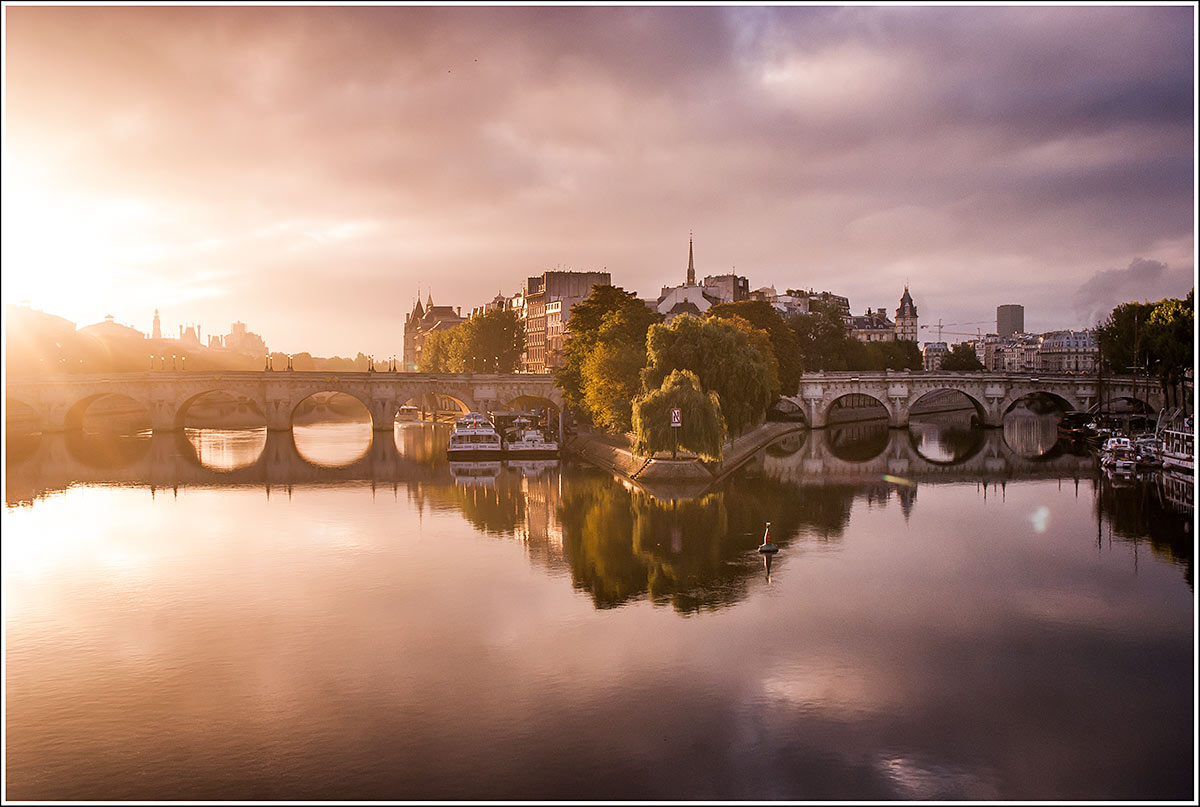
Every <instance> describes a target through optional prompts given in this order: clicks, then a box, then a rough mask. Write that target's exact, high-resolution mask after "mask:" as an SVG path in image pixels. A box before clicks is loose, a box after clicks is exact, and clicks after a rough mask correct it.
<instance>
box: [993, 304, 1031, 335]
mask: <svg viewBox="0 0 1200 807" xmlns="http://www.w3.org/2000/svg"><path fill="white" fill-rule="evenodd" d="M1017 333H1025V306H1023V305H998V306H996V334H997V335H999V336H1012V335H1013V334H1017Z"/></svg>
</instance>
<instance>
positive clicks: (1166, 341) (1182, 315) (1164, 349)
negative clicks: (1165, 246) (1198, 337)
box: [1146, 289, 1196, 389]
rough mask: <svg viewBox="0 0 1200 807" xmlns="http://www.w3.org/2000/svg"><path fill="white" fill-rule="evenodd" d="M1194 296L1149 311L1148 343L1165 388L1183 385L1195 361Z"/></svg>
mask: <svg viewBox="0 0 1200 807" xmlns="http://www.w3.org/2000/svg"><path fill="white" fill-rule="evenodd" d="M1194 296H1195V289H1193V290H1191V291H1189V292H1188V294H1187V297H1185V298H1184V299H1182V300H1178V299H1171V300H1163V301H1162V302H1160V303H1159V304H1158V305H1156V306H1155V307H1154V310H1153V311H1152V312H1150V321H1149V323H1147V324H1148V326H1149V327H1148V328H1147V331H1148V333H1147V334H1146V342H1147V345H1148V353H1149V355H1152V356H1154V358H1155V359H1156V360H1157V364H1156V365H1155V370H1156V371H1157V373H1158V376H1159V378H1160V379H1161V380H1162V384H1163V388H1164V389H1170V388H1172V387H1175V386H1177V385H1178V384H1180V383H1181V382H1182V381H1183V378H1184V375H1185V374H1186V372H1187V370H1188V368H1190V367H1192V365H1193V363H1194V361H1195V351H1196V343H1195V331H1194V323H1195V311H1194V307H1193V299H1194Z"/></svg>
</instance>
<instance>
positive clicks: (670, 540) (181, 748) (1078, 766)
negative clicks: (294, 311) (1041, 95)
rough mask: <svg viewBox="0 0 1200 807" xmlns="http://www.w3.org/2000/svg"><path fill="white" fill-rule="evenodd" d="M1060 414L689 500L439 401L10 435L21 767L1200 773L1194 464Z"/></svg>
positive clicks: (945, 427) (733, 785) (786, 454)
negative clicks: (470, 423) (279, 422)
mask: <svg viewBox="0 0 1200 807" xmlns="http://www.w3.org/2000/svg"><path fill="white" fill-rule="evenodd" d="M1047 424H1049V425H1047ZM1053 424H1054V420H1053V418H1047V417H1045V416H1033V415H1029V416H1026V417H1013V418H1011V419H1010V421H1009V422H1006V424H1005V427H1004V428H1003V429H992V430H980V429H977V428H972V427H971V426H970V423H969V422H964V421H962V420H958V419H956V418H955V417H954V416H952V415H948V416H945V417H942V418H931V419H929V420H927V421H923V422H920V423H916V422H915V423H914V425H913V428H912V429H910V430H889V429H887V428H886V427H882V428H881V427H879V426H878V424H869V423H868V424H847V425H845V426H841V427H833V428H830V429H826V430H821V431H815V432H797V433H794V434H791V435H789V436H787V437H785V438H783V439H782V440H781V441H779V442H778V443H777V444H775V445H772V446H770V447H768V448H767V449H765V450H763V451H761V452H759V454H758V455H756V456H755V457H753V458H752V459H751V460H750V461H749V462H748V463H747V464H746V465H745V466H744V467H742V468H741V469H739V470H738V471H736V472H735V473H733V474H732V475H731V476H730V477H729V478H728V479H727V480H725V481H724V482H722V483H721V484H720V485H718V486H717V487H716V488H715V489H714V490H712V491H710V492H709V493H708V494H706V495H704V496H703V497H701V498H697V499H691V500H682V501H672V500H667V499H658V498H656V497H655V496H653V495H651V494H649V493H647V492H645V491H642V490H639V489H636V488H634V487H631V486H630V485H629V484H628V483H623V482H622V481H620V480H618V479H616V478H614V477H613V476H612V475H610V474H607V473H604V472H601V471H600V470H598V469H596V468H594V467H591V466H588V465H585V464H582V463H579V462H577V461H573V460H571V459H569V458H568V459H564V460H563V461H562V462H561V463H560V462H557V461H540V462H528V463H525V464H517V463H474V464H465V465H458V464H455V466H454V467H451V465H450V463H448V462H447V460H446V458H445V453H444V444H445V438H446V431H445V427H444V426H440V425H433V424H422V423H409V424H397V426H396V428H395V432H394V435H393V436H394V440H389V439H388V435H387V434H386V433H382V434H376V435H374V437H372V434H371V432H370V429H369V427H368V426H366V425H365V424H361V423H345V422H341V423H315V424H313V425H309V426H303V427H297V428H296V430H295V434H294V437H293V436H292V435H287V434H284V435H279V434H275V433H271V434H269V435H268V434H267V433H266V432H265V431H263V430H247V431H241V430H189V431H188V432H186V433H184V434H182V435H168V436H150V435H143V436H140V437H126V438H116V437H112V436H104V435H101V434H80V435H75V436H70V437H67V436H63V435H45V436H34V437H27V438H22V439H18V438H15V437H14V438H10V439H9V440H8V451H7V456H6V478H5V495H6V507H5V510H4V522H3V535H4V541H3V544H4V564H3V566H4V572H3V574H4V606H5V607H4V624H5V643H6V647H5V653H6V656H5V658H6V688H7V692H6V694H7V702H6V738H5V739H6V777H7V780H6V785H7V794H6V795H7V798H9V799H16V800H27V799H28V800H42V799H47V800H93V799H94V800H134V799H136V800H166V799H186V800H247V799H259V800H265V799H289V800H357V799H389V800H429V799H434V800H454V799H485V800H500V799H522V800H541V799H554V800H561V799H687V800H695V799H703V800H764V799H787V800H826V799H854V800H887V799H910V800H911V799H922V800H923V799H955V800H960V799H961V800H990V799H1004V800H1038V801H1041V800H1105V799H1121V800H1124V799H1130V800H1142V799H1148V800H1156V799H1179V800H1191V799H1193V798H1194V795H1195V794H1194V792H1193V782H1194V775H1195V774H1194V771H1195V758H1194V757H1195V754H1194V752H1195V704H1194V685H1195V666H1194V660H1195V635H1194V626H1195V594H1194V577H1193V546H1194V543H1193V541H1194V536H1193V534H1192V524H1193V516H1192V512H1191V509H1190V501H1191V499H1190V495H1191V494H1190V487H1188V488H1186V493H1187V495H1186V496H1185V497H1184V496H1181V494H1180V492H1179V488H1178V486H1176V487H1174V488H1172V487H1171V486H1169V485H1164V484H1163V483H1162V482H1161V481H1159V480H1158V478H1157V477H1150V478H1147V479H1144V480H1140V481H1135V482H1133V483H1129V484H1121V483H1114V482H1112V481H1111V480H1109V479H1107V478H1106V477H1104V476H1103V475H1102V474H1101V473H1100V472H1099V471H1098V469H1097V467H1096V463H1095V460H1094V458H1092V457H1091V456H1090V455H1088V454H1087V453H1086V452H1085V451H1082V450H1078V449H1071V448H1070V447H1069V446H1064V445H1063V444H1061V443H1058V442H1057V439H1056V435H1055V434H1054V428H1053ZM1182 499H1186V500H1185V501H1181V500H1182ZM767 522H770V524H771V536H772V539H773V541H774V543H775V544H777V545H778V546H779V547H780V552H779V553H778V555H777V556H775V558H774V559H773V562H772V563H771V565H770V566H769V567H768V566H767V565H766V563H765V561H764V558H763V557H762V556H760V555H759V554H758V553H757V552H756V551H755V548H756V547H757V546H758V544H759V543H761V540H762V535H763V530H764V525H765V524H766V523H767Z"/></svg>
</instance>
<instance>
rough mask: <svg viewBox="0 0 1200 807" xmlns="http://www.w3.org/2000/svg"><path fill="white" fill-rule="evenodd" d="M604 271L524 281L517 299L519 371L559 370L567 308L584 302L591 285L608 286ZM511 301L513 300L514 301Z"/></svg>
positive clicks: (549, 275) (556, 272)
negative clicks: (521, 328)
mask: <svg viewBox="0 0 1200 807" xmlns="http://www.w3.org/2000/svg"><path fill="white" fill-rule="evenodd" d="M611 285H612V278H611V276H610V275H609V273H608V272H571V271H563V270H559V269H555V270H551V271H547V272H542V274H540V275H538V276H537V277H531V278H528V279H527V280H526V282H525V290H524V291H523V292H522V293H521V295H519V296H520V304H519V305H520V308H519V309H516V306H515V305H514V309H516V310H518V318H522V317H521V316H520V314H521V313H522V312H523V314H524V317H523V319H524V322H525V353H524V354H523V355H522V357H521V370H522V372H526V373H546V372H550V371H551V370H555V369H557V368H559V367H562V365H563V362H564V358H563V342H564V340H565V338H566V329H567V323H568V322H570V320H571V307H572V306H573V305H575V303H578V302H582V301H583V300H586V299H587V298H588V297H590V296H591V294H592V287H594V286H611ZM514 302H515V298H514Z"/></svg>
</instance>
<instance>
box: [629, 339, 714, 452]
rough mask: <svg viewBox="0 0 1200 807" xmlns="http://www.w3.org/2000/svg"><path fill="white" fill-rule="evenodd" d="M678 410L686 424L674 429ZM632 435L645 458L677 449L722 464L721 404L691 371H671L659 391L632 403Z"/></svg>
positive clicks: (636, 446)
mask: <svg viewBox="0 0 1200 807" xmlns="http://www.w3.org/2000/svg"><path fill="white" fill-rule="evenodd" d="M680 319H682V317H681V318H680ZM675 321H676V322H678V321H679V320H678V319H676V320H675ZM676 407H678V408H679V409H680V410H681V412H682V415H683V422H682V425H680V426H678V427H673V426H671V409H673V408H676ZM633 431H634V437H635V442H634V451H635V452H637V453H638V454H641V455H642V456H646V457H652V456H654V455H655V454H656V453H658V452H659V451H672V452H674V450H675V448H676V446H678V447H679V448H681V449H683V450H684V451H690V452H691V453H693V454H695V455H696V456H698V457H701V458H702V459H709V460H719V459H721V454H722V451H723V447H724V445H725V434H726V431H725V418H723V417H722V416H721V401H720V400H719V399H718V397H717V395H716V393H713V392H708V393H706V392H704V391H703V390H702V389H701V387H700V379H698V378H697V377H696V374H695V373H693V372H690V371H688V370H674V371H672V372H671V374H670V375H668V376H667V377H666V378H665V379H664V380H663V382H662V384H661V385H660V386H659V387H658V389H655V390H652V391H650V392H648V393H646V394H645V395H642V396H640V397H639V398H637V399H636V400H635V401H634V402H633Z"/></svg>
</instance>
